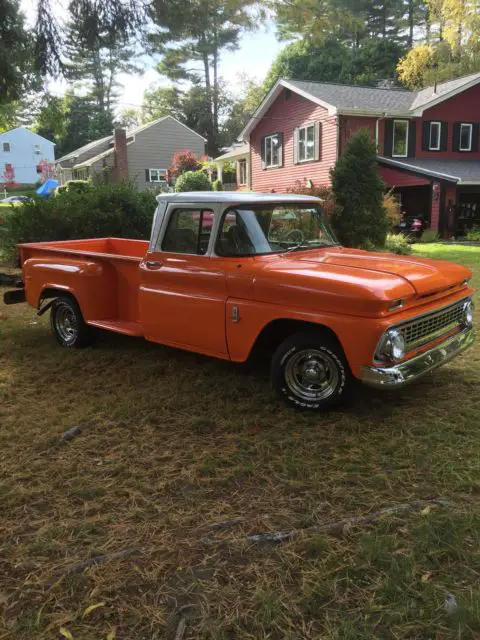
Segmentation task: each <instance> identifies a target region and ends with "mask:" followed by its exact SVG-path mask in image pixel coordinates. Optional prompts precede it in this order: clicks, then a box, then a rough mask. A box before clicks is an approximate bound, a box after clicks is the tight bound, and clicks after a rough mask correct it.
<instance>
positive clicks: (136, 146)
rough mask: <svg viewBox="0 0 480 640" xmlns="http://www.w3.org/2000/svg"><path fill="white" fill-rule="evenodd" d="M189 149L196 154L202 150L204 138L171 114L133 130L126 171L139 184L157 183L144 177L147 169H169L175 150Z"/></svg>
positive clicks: (145, 186)
mask: <svg viewBox="0 0 480 640" xmlns="http://www.w3.org/2000/svg"><path fill="white" fill-rule="evenodd" d="M183 149H190V150H191V151H193V152H194V153H195V154H196V155H197V156H199V157H200V156H203V155H204V154H205V142H204V140H203V139H202V138H201V137H200V136H198V135H197V134H196V133H194V132H193V131H191V130H190V129H188V128H187V127H185V126H183V125H182V124H181V123H180V122H177V121H176V120H175V119H173V118H167V119H166V120H162V121H161V122H159V123H158V124H156V125H153V126H151V127H148V129H144V130H143V131H140V132H139V133H137V134H135V139H134V141H133V142H131V143H130V144H128V145H127V156H128V175H129V176H130V178H132V179H133V180H134V181H135V182H136V183H137V185H138V186H139V187H140V188H143V189H145V188H148V187H156V186H158V183H155V182H147V181H146V180H145V170H146V169H168V168H169V167H171V166H172V156H173V154H174V153H176V152H177V151H182V150H183Z"/></svg>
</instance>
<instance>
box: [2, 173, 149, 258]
mask: <svg viewBox="0 0 480 640" xmlns="http://www.w3.org/2000/svg"><path fill="white" fill-rule="evenodd" d="M155 207H156V200H155V196H154V195H153V194H152V193H150V192H148V191H138V190H137V189H136V188H135V187H134V186H133V185H131V184H129V183H122V184H116V185H98V186H94V187H92V188H91V189H88V190H87V191H84V192H81V193H79V192H77V191H75V190H74V191H66V192H63V193H59V194H57V196H56V197H55V198H49V199H46V200H44V199H40V198H38V199H36V200H35V201H34V202H27V203H25V204H22V205H21V206H19V207H11V208H10V210H9V211H8V212H6V213H3V211H2V217H3V218H4V221H3V224H2V233H1V234H0V252H1V253H2V254H3V257H4V258H5V259H7V260H12V259H13V258H14V256H15V253H16V251H15V245H17V244H18V243H20V242H42V241H49V240H75V239H81V238H102V237H108V236H110V237H123V238H138V239H144V240H147V239H149V238H150V227H151V223H152V219H153V214H154V212H155Z"/></svg>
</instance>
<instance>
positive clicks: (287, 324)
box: [249, 319, 342, 357]
mask: <svg viewBox="0 0 480 640" xmlns="http://www.w3.org/2000/svg"><path fill="white" fill-rule="evenodd" d="M301 331H303V332H308V331H312V332H315V333H317V334H318V333H319V334H323V335H324V336H325V337H328V338H329V339H330V340H333V341H335V343H336V344H338V345H339V346H340V348H342V347H341V344H340V341H339V339H338V338H337V336H336V334H335V332H334V331H332V329H330V328H329V327H326V326H325V325H323V324H316V323H315V322H304V321H303V320H289V319H280V320H273V321H272V322H270V323H269V324H267V325H266V326H265V327H263V329H262V330H261V332H260V333H259V334H258V336H257V339H256V340H255V343H254V345H253V347H252V349H251V351H250V356H249V357H256V356H261V355H266V354H271V353H272V352H273V351H275V350H276V349H277V347H279V346H280V345H281V343H282V342H283V341H284V340H286V339H287V338H288V337H289V336H291V335H293V334H294V333H299V332H301Z"/></svg>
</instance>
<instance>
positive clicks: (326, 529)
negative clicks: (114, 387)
mask: <svg viewBox="0 0 480 640" xmlns="http://www.w3.org/2000/svg"><path fill="white" fill-rule="evenodd" d="M434 504H440V505H448V504H450V503H449V501H448V500H444V499H442V498H434V499H432V500H417V501H416V502H407V503H404V504H395V505H393V506H391V507H385V508H383V509H379V510H378V511H373V512H372V513H369V514H367V515H365V516H353V517H351V518H346V519H345V520H338V521H337V522H329V523H325V524H316V525H313V526H311V527H306V528H305V529H287V530H285V531H268V532H265V533H256V534H254V535H251V536H247V538H246V540H247V542H252V543H261V542H287V541H288V540H291V539H292V538H294V537H295V536H298V535H299V534H300V533H305V532H307V533H310V532H315V533H317V532H320V533H341V532H343V531H345V530H347V529H349V528H350V527H355V526H358V525H362V524H370V523H371V522H374V521H375V520H378V519H379V518H382V517H383V516H393V515H395V514H398V513H405V512H407V511H413V512H415V511H421V510H422V509H424V508H425V507H428V506H429V505H434ZM239 541H240V540H238V539H237V540H234V542H239ZM202 542H203V543H206V544H215V543H217V542H223V543H224V542H225V540H215V539H214V538H209V537H203V538H202Z"/></svg>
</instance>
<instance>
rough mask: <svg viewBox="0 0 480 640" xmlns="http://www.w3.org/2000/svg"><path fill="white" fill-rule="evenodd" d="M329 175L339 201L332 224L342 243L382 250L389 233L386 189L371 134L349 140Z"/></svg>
mask: <svg viewBox="0 0 480 640" xmlns="http://www.w3.org/2000/svg"><path fill="white" fill-rule="evenodd" d="M330 175H331V180H332V191H333V195H334V198H335V202H336V209H335V212H334V214H333V216H332V223H333V227H334V229H335V231H336V233H337V235H338V238H339V240H340V242H342V243H343V244H344V245H345V246H347V247H364V248H371V247H382V246H383V245H384V243H385V236H386V234H387V231H388V220H387V215H386V211H385V209H384V207H383V192H384V189H385V186H384V184H383V182H382V181H381V179H380V178H379V176H378V173H377V161H376V149H375V144H374V143H373V142H372V140H371V134H370V132H369V131H367V130H360V131H359V132H358V133H356V134H355V135H353V136H352V137H351V138H350V140H349V141H348V143H347V145H346V148H345V151H344V152H343V153H342V154H341V156H340V157H339V158H338V160H337V163H336V165H335V167H334V168H333V169H332V170H331V172H330Z"/></svg>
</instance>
